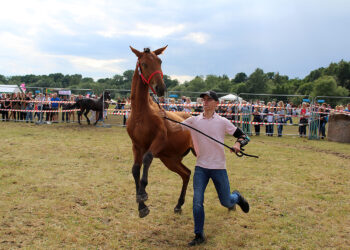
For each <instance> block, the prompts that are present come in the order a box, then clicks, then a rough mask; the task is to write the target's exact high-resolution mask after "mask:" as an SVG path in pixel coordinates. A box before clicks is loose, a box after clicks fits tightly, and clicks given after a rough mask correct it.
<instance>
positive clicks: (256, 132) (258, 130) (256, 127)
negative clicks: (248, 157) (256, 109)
mask: <svg viewBox="0 0 350 250" xmlns="http://www.w3.org/2000/svg"><path fill="white" fill-rule="evenodd" d="M254 129H255V134H256V135H260V125H254Z"/></svg>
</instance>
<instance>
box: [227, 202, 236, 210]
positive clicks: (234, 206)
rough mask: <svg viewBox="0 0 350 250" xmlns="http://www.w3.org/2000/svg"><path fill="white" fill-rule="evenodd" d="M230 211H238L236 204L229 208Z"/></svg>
mask: <svg viewBox="0 0 350 250" xmlns="http://www.w3.org/2000/svg"><path fill="white" fill-rule="evenodd" d="M228 211H236V204H234V205H233V206H232V207H229V208H228Z"/></svg>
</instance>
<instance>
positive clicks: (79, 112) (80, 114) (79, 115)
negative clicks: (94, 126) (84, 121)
mask: <svg viewBox="0 0 350 250" xmlns="http://www.w3.org/2000/svg"><path fill="white" fill-rule="evenodd" d="M82 114H83V111H81V110H80V111H78V123H79V125H81V122H80V119H81V116H82Z"/></svg>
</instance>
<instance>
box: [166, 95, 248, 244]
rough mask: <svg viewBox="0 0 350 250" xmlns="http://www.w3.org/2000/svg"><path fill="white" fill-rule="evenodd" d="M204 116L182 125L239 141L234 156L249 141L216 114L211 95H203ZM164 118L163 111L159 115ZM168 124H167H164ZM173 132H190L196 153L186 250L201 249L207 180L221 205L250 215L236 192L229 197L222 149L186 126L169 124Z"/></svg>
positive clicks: (215, 99)
mask: <svg viewBox="0 0 350 250" xmlns="http://www.w3.org/2000/svg"><path fill="white" fill-rule="evenodd" d="M200 97H202V98H203V108H204V112H203V113H201V114H200V115H198V116H192V117H190V118H188V119H186V120H185V121H183V123H184V124H186V125H189V126H191V127H194V128H196V129H198V130H200V131H202V132H203V133H205V134H207V135H209V136H211V137H213V138H215V139H217V140H218V141H221V142H224V137H225V134H231V135H233V136H235V137H236V138H238V140H237V141H236V143H235V144H234V146H233V150H234V151H235V152H239V151H240V148H241V145H246V144H247V143H248V141H249V138H248V137H247V136H246V135H245V134H244V133H243V132H242V130H241V129H240V128H237V127H235V126H234V125H233V124H232V123H231V122H230V121H229V120H227V119H226V118H224V117H221V116H219V115H218V114H216V112H215V109H216V107H217V105H218V104H219V99H218V96H217V94H216V93H215V92H214V91H207V92H205V93H202V94H201V95H200ZM160 114H161V116H165V111H161V112H160ZM167 122H170V121H167ZM171 126H172V127H173V129H174V130H177V129H188V130H189V131H190V132H191V136H192V140H193V144H194V147H195V150H196V153H197V162H196V167H195V172H194V177H193V192H194V194H193V217H194V233H195V238H194V239H193V240H192V241H191V242H189V243H188V244H189V246H196V245H200V244H202V243H204V242H205V235H204V218H205V215H204V206H203V203H204V192H205V189H206V187H207V185H208V182H209V179H212V180H213V183H214V185H215V188H216V191H217V193H218V196H219V199H220V203H221V205H223V206H225V207H227V208H229V210H233V209H234V208H235V205H236V204H238V205H239V206H240V207H241V209H242V210H243V212H245V213H248V212H249V204H248V202H247V201H246V200H245V199H244V198H243V196H242V195H241V194H240V193H239V192H238V191H234V192H232V193H231V190H230V183H229V179H228V176H227V171H226V162H225V151H224V147H223V146H222V145H220V144H218V143H217V142H215V141H213V140H211V139H209V138H207V137H205V136H204V135H202V134H200V133H198V132H196V131H195V130H192V129H190V128H188V127H186V126H183V125H182V126H180V125H178V124H175V123H174V124H171ZM231 152H233V151H231Z"/></svg>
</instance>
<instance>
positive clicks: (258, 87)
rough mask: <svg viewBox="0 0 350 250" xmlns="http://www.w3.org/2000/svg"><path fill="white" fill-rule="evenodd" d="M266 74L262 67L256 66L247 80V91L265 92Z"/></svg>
mask: <svg viewBox="0 0 350 250" xmlns="http://www.w3.org/2000/svg"><path fill="white" fill-rule="evenodd" d="M266 82H267V76H266V75H265V74H264V71H263V70H262V69H259V68H257V69H256V70H255V71H254V72H253V73H252V74H251V75H250V76H249V79H248V81H247V85H246V86H247V91H248V93H266V89H267V84H266Z"/></svg>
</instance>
